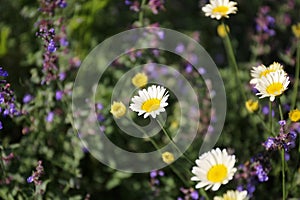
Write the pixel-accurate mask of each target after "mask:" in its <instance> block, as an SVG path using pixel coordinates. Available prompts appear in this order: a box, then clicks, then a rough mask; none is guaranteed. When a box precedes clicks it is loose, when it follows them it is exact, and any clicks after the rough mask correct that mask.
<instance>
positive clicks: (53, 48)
mask: <svg viewBox="0 0 300 200" xmlns="http://www.w3.org/2000/svg"><path fill="white" fill-rule="evenodd" d="M47 50H48V51H49V52H51V53H53V52H55V51H56V45H55V42H54V41H53V40H50V42H49V44H48V47H47Z"/></svg>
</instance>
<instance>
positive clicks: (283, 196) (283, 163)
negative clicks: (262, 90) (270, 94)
mask: <svg viewBox="0 0 300 200" xmlns="http://www.w3.org/2000/svg"><path fill="white" fill-rule="evenodd" d="M278 109H279V115H280V120H283V113H282V107H281V101H280V98H278ZM281 170H282V171H281V173H282V200H285V197H286V188H285V151H284V148H282V149H281Z"/></svg>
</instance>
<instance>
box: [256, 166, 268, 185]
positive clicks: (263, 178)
mask: <svg viewBox="0 0 300 200" xmlns="http://www.w3.org/2000/svg"><path fill="white" fill-rule="evenodd" d="M256 175H257V178H258V180H259V181H260V182H265V181H268V180H269V177H268V174H267V173H266V172H265V171H264V169H263V167H262V165H260V164H259V165H257V166H256Z"/></svg>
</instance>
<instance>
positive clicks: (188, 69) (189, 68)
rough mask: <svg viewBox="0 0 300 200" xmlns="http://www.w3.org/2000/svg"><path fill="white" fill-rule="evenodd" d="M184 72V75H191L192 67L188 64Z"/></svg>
mask: <svg viewBox="0 0 300 200" xmlns="http://www.w3.org/2000/svg"><path fill="white" fill-rule="evenodd" d="M185 71H186V73H188V74H189V73H191V72H192V71H193V67H192V65H190V64H188V65H187V66H186V67H185Z"/></svg>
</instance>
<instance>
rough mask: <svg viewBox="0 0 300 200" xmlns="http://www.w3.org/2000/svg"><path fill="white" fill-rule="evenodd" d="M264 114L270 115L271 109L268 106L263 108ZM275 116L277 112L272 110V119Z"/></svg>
mask: <svg viewBox="0 0 300 200" xmlns="http://www.w3.org/2000/svg"><path fill="white" fill-rule="evenodd" d="M262 113H263V114H264V115H269V107H268V106H263V108H262ZM274 115H275V111H274V110H272V117H274Z"/></svg>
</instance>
